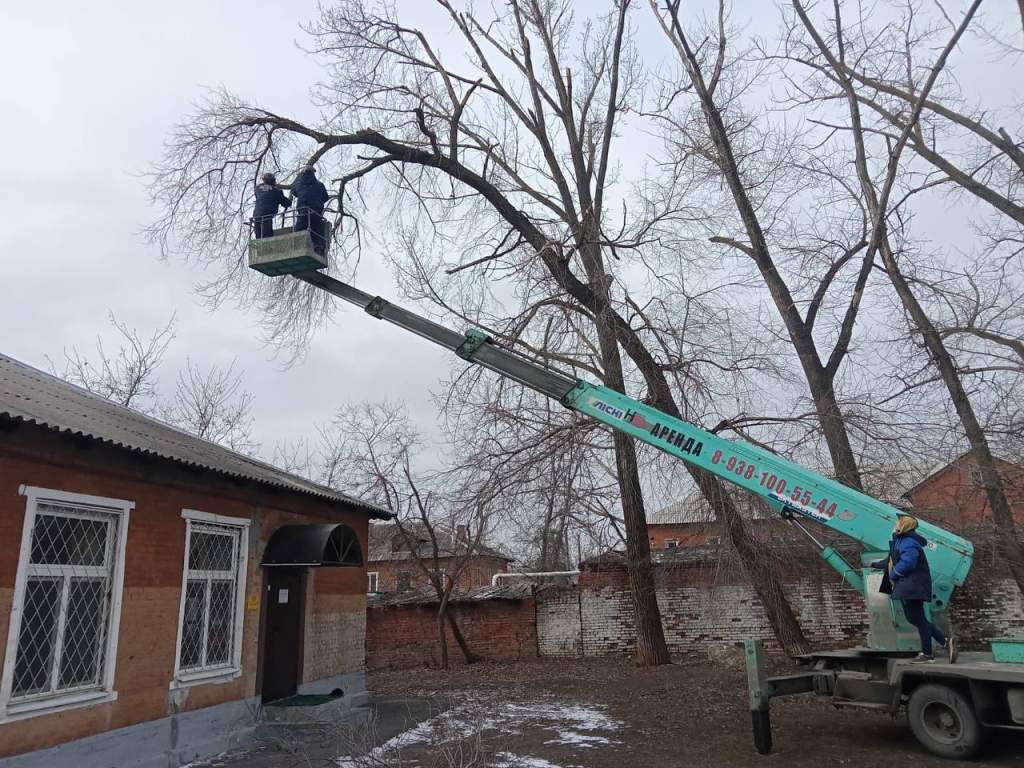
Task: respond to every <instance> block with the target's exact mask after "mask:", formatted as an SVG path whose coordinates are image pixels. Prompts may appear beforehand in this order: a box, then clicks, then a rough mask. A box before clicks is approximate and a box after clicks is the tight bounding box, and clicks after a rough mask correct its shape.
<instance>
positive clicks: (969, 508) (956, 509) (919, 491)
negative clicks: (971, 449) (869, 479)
mask: <svg viewBox="0 0 1024 768" xmlns="http://www.w3.org/2000/svg"><path fill="white" fill-rule="evenodd" d="M977 466H978V465H977V462H976V461H975V460H974V457H973V456H970V455H965V456H961V457H960V458H959V459H957V460H956V461H954V462H952V463H951V464H950V465H949V466H947V467H945V468H944V469H942V470H940V471H939V472H936V473H935V474H934V475H932V476H931V477H929V478H927V479H926V480H924V481H923V482H922V483H920V484H919V485H917V486H915V487H914V488H913V489H912V490H911V491H910V492H909V493H908V494H907V495H908V497H909V498H910V501H911V502H912V503H913V505H914V509H915V510H917V511H919V512H920V513H921V515H922V516H923V517H924V518H925V519H927V520H931V521H934V522H937V523H938V524H939V525H943V526H949V525H953V526H962V525H974V524H977V523H980V522H983V521H991V519H992V512H991V511H990V510H989V507H988V497H987V496H986V494H985V490H984V488H983V487H982V486H981V484H980V480H979V479H978V478H977V477H976V471H977ZM996 467H997V470H998V472H999V475H1000V476H1001V478H1002V480H1003V483H1004V488H1005V490H1006V495H1007V498H1008V500H1009V502H1010V508H1011V510H1012V512H1013V519H1014V521H1016V522H1017V523H1018V524H1024V467H1020V466H1016V465H1014V464H1010V463H1009V462H1006V461H1003V460H1001V459H998V458H997V459H996Z"/></svg>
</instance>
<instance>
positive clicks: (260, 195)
mask: <svg viewBox="0 0 1024 768" xmlns="http://www.w3.org/2000/svg"><path fill="white" fill-rule="evenodd" d="M291 204H292V201H291V200H289V199H288V198H287V197H286V196H285V194H284V192H282V191H281V187H279V186H278V185H277V178H276V177H275V176H274V174H272V173H264V174H263V176H262V177H261V179H260V183H259V184H257V185H256V206H255V208H254V209H253V212H252V225H253V227H252V228H253V232H254V233H255V235H256V237H271V236H273V234H274V217H275V216H276V215H277V209H278V208H279V207H282V208H287V207H288V206H289V205H291Z"/></svg>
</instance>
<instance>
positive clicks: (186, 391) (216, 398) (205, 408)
mask: <svg viewBox="0 0 1024 768" xmlns="http://www.w3.org/2000/svg"><path fill="white" fill-rule="evenodd" d="M242 376H243V373H242V371H238V372H236V371H235V364H234V363H233V362H232V363H231V365H229V366H228V367H227V368H220V367H218V366H216V365H214V366H211V367H210V368H209V369H207V370H205V371H204V370H202V369H201V368H200V367H199V366H198V365H196V364H195V363H193V362H192V360H191V359H187V360H186V362H185V368H184V369H183V370H182V371H180V372H179V373H178V380H177V382H176V385H175V389H174V396H173V398H171V399H170V401H169V403H168V404H167V405H166V406H165V407H164V408H163V409H162V413H161V415H162V416H163V418H164V419H166V420H167V421H168V422H170V423H171V424H174V425H175V426H176V427H178V428H179V429H183V430H185V431H186V432H190V433H191V434H193V435H196V436H197V437H201V438H202V439H204V440H209V441H210V442H214V443H220V444H221V445H225V446H227V447H228V448H230V449H231V450H233V451H242V452H248V453H251V452H253V451H255V450H256V448H257V447H258V446H257V444H256V443H255V442H254V441H253V438H252V423H253V416H252V402H253V395H252V393H251V392H249V391H247V390H245V389H243V388H242Z"/></svg>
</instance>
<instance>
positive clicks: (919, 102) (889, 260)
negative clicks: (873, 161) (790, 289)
mask: <svg viewBox="0 0 1024 768" xmlns="http://www.w3.org/2000/svg"><path fill="white" fill-rule="evenodd" d="M980 4H981V0H975V1H974V2H973V3H971V4H970V6H969V7H968V8H967V10H966V12H965V13H964V15H963V17H962V19H961V20H960V21H959V23H957V24H956V25H955V26H954V28H953V29H952V32H951V33H950V35H949V38H948V40H947V42H946V44H945V45H944V46H943V48H942V49H941V51H940V53H939V55H938V57H937V58H936V60H935V62H934V63H933V64H932V65H931V66H929V67H928V68H927V69H926V70H924V72H923V73H921V76H922V77H923V82H922V84H921V86H920V87H919V89H918V90H917V93H916V96H915V97H914V99H913V102H912V104H913V106H912V108H911V110H910V112H909V114H908V115H907V117H906V118H905V120H904V121H903V122H902V125H901V128H900V130H899V134H898V136H897V137H896V139H895V141H892V142H888V143H887V144H886V145H885V151H884V153H883V155H882V157H883V158H884V171H883V173H882V175H881V181H880V182H879V181H878V180H876V178H875V175H873V174H872V170H871V168H870V167H869V164H868V163H869V157H870V156H869V153H868V151H867V147H868V144H869V138H870V135H869V131H868V129H867V127H866V126H865V123H864V121H863V119H862V117H861V112H860V107H861V100H860V99H859V98H858V96H857V86H856V81H855V79H854V78H853V77H852V76H851V75H850V74H849V71H848V69H847V67H846V64H845V61H846V55H847V53H846V48H845V39H846V38H845V33H844V27H843V22H842V16H841V13H840V7H839V5H838V4H836V5H835V6H834V16H833V18H832V19H831V21H832V23H833V25H834V33H833V34H832V35H830V36H829V37H828V38H826V37H825V36H823V35H822V34H821V32H819V30H818V28H817V26H816V25H815V24H814V23H813V22H812V21H811V19H810V17H809V15H808V13H807V11H806V10H805V8H804V7H803V5H802V3H800V2H799V0H793V7H794V9H795V10H796V13H797V16H798V18H799V20H800V23H801V24H802V25H803V27H804V29H805V30H806V31H807V34H808V35H809V37H810V39H811V41H812V46H813V50H814V51H816V54H817V55H818V56H819V57H820V60H821V61H822V62H824V64H822V65H821V66H827V67H828V68H829V69H830V71H831V76H830V78H829V79H830V81H831V82H833V83H838V86H839V88H840V89H841V93H842V95H843V97H844V100H845V102H846V104H847V106H848V108H849V120H850V122H849V130H850V135H851V137H852V141H853V147H854V154H855V159H856V168H857V173H858V178H859V180H860V183H861V186H862V189H863V193H864V199H865V201H866V203H867V205H868V209H869V211H870V213H871V220H872V227H871V244H872V245H873V246H877V247H878V249H879V254H880V256H881V258H882V263H883V266H884V267H885V271H886V274H887V276H888V277H889V280H890V282H891V283H892V286H893V288H894V289H895V291H896V294H897V296H898V297H899V299H900V302H901V304H902V306H903V308H904V311H905V312H906V315H907V318H908V321H909V323H910V327H911V328H912V330H913V332H914V333H915V334H919V336H920V339H921V341H922V343H923V344H924V346H925V348H926V349H927V351H928V354H929V356H930V358H931V361H932V364H933V365H934V366H935V368H936V369H937V371H938V373H939V375H940V377H941V380H942V382H943V384H944V385H945V387H946V389H947V391H948V393H949V397H950V400H951V402H952V404H953V407H954V408H955V410H956V413H957V416H958V417H959V420H960V423H961V426H962V428H963V431H964V435H965V437H966V438H967V441H968V443H969V444H970V447H971V450H972V452H973V454H974V458H975V460H976V461H977V464H978V468H979V471H980V473H981V477H982V485H983V486H984V488H985V493H986V496H987V498H988V503H989V506H990V508H991V510H992V517H993V521H994V522H995V524H996V526H997V527H998V529H999V531H1000V534H1001V536H1000V539H1001V549H1002V554H1003V557H1004V559H1005V561H1006V563H1007V564H1008V566H1009V568H1010V570H1011V572H1012V573H1013V576H1014V578H1015V580H1016V581H1017V584H1018V587H1020V589H1021V590H1022V591H1024V545H1022V543H1021V541H1020V538H1019V535H1018V533H1017V530H1016V526H1015V524H1014V521H1013V515H1012V511H1011V509H1010V505H1009V502H1008V500H1007V496H1006V490H1005V488H1004V485H1003V482H1002V479H1001V477H1000V475H999V472H998V471H997V468H996V466H995V461H994V459H993V456H992V450H991V447H990V445H989V440H988V436H987V435H986V434H985V430H984V428H983V426H982V424H981V421H980V420H979V418H978V414H977V412H976V410H975V407H974V404H973V403H972V399H971V397H970V394H969V393H968V391H967V388H966V387H965V386H964V380H963V378H962V376H961V373H960V370H959V368H958V366H957V363H956V361H955V360H954V358H953V355H952V354H951V353H950V350H949V348H948V346H947V345H946V342H945V341H944V339H943V334H942V332H941V329H940V328H938V327H936V325H935V323H934V322H933V321H932V318H931V317H930V316H929V314H928V313H927V312H926V311H925V308H924V306H923V305H922V304H921V302H920V300H919V298H918V296H917V295H916V293H915V291H914V289H913V286H912V284H911V282H910V281H909V280H908V279H907V276H906V274H905V269H904V267H903V266H902V264H901V262H900V259H899V257H900V252H899V249H898V247H894V244H893V240H892V237H891V235H892V230H893V227H892V225H891V224H890V221H889V217H890V215H891V214H892V211H893V208H894V207H895V205H894V203H893V202H891V197H892V194H893V190H894V189H895V186H896V183H897V181H898V179H899V171H900V168H901V165H900V163H901V157H902V153H903V149H904V148H905V147H906V146H907V145H908V143H910V142H911V141H912V139H913V137H914V136H915V133H916V132H917V130H918V125H919V120H920V117H921V114H922V112H923V110H924V109H925V105H926V103H927V102H928V98H929V95H930V92H931V90H932V88H933V87H934V85H935V83H936V82H937V80H938V79H939V76H940V74H941V73H942V71H943V68H944V67H945V65H946V61H947V59H948V57H949V56H950V54H951V53H952V52H953V50H954V49H955V48H956V45H957V43H958V42H959V41H960V39H961V37H962V36H963V34H964V32H965V31H966V30H967V28H968V26H969V25H970V23H971V20H972V19H973V18H974V15H975V14H976V13H977V10H978V7H979V6H980Z"/></svg>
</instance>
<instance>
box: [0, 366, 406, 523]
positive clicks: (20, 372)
mask: <svg viewBox="0 0 1024 768" xmlns="http://www.w3.org/2000/svg"><path fill="white" fill-rule="evenodd" d="M5 369H6V370H7V371H9V372H10V374H11V375H10V376H8V377H5V376H3V373H4V371H5ZM19 378H21V379H23V381H22V382H21V383H20V386H19V382H18V379H19ZM5 396H6V397H5ZM47 400H49V401H50V402H49V403H47ZM76 401H77V402H76ZM33 406H34V407H33ZM76 406H77V409H78V410H77V411H76V410H75V408H76ZM47 408H49V410H50V411H51V413H50V414H49V415H47V414H46V413H45V411H46V410H47ZM90 410H92V411H95V412H93V413H90ZM83 411H84V412H83ZM0 415H6V416H8V417H9V418H14V419H18V420H21V421H26V422H28V423H34V424H37V425H39V426H41V427H46V428H49V429H54V430H58V431H61V432H70V433H73V434H79V435H83V436H85V437H89V438H92V439H94V440H97V441H100V442H106V443H110V444H112V445H115V446H117V447H121V448H125V449H128V450H132V451H135V452H139V453H145V454H152V455H156V456H159V457H161V458H164V459H167V460H169V461H175V462H178V463H181V464H185V465H191V466H198V467H201V468H203V469H208V470H210V471H213V472H218V473H221V474H225V475H229V476H235V477H243V478H246V479H249V480H253V481H255V482H258V483H262V484H265V485H271V486H274V487H278V488H284V489H287V490H290V491H293V492H296V493H305V494H307V495H313V496H319V497H323V498H328V499H332V500H334V501H338V502H344V503H348V504H352V505H353V506H357V507H362V508H365V509H367V510H371V511H372V512H374V513H376V514H377V515H378V516H387V515H389V513H388V512H386V511H385V510H383V509H381V508H380V507H379V506H377V505H375V504H372V503H370V502H367V501H364V500H363V499H359V498H357V497H355V496H350V495H348V494H346V493H343V492H341V491H338V490H336V489H334V488H330V487H329V486H326V485H323V484H321V483H318V482H316V481H314V480H310V479H308V478H305V477H302V476H301V475H297V474H295V473H293V472H288V471H286V470H284V469H281V468H280V467H276V466H274V465H273V464H271V463H270V462H267V461H263V460H262V459H258V458H256V457H254V456H250V455H248V454H246V453H242V452H241V451H237V450H234V449H232V448H228V447H226V446H224V445H221V444H219V443H216V442H214V441H212V440H208V439H206V438H202V437H199V436H197V435H194V434H191V433H189V432H187V431H185V430H183V429H181V428H180V427H176V426H174V425H173V424H169V423H167V422H166V421H164V420H162V419H159V418H157V417H156V416H152V415H150V414H147V413H143V412H142V411H140V410H138V409H136V408H132V407H130V406H125V405H121V404H120V403H117V402H115V401H113V400H111V399H109V398H106V397H103V396H102V395H99V394H97V393H95V392H91V391H89V390H88V389H86V388H85V387H82V386H79V385H77V384H73V383H72V382H70V381H66V380H65V379H62V378H60V377H59V376H57V375H55V374H52V373H48V372H47V371H44V370H42V369H40V368H37V367H36V366H33V365H30V364H28V363H26V362H23V361H21V360H18V359H16V358H13V357H11V356H10V355H6V354H3V353H2V352H0ZM118 422H120V423H118ZM103 426H107V427H108V429H106V430H104V429H102V427H103ZM97 427H99V428H97ZM117 433H121V434H120V436H118V434H117ZM232 465H233V466H232Z"/></svg>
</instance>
